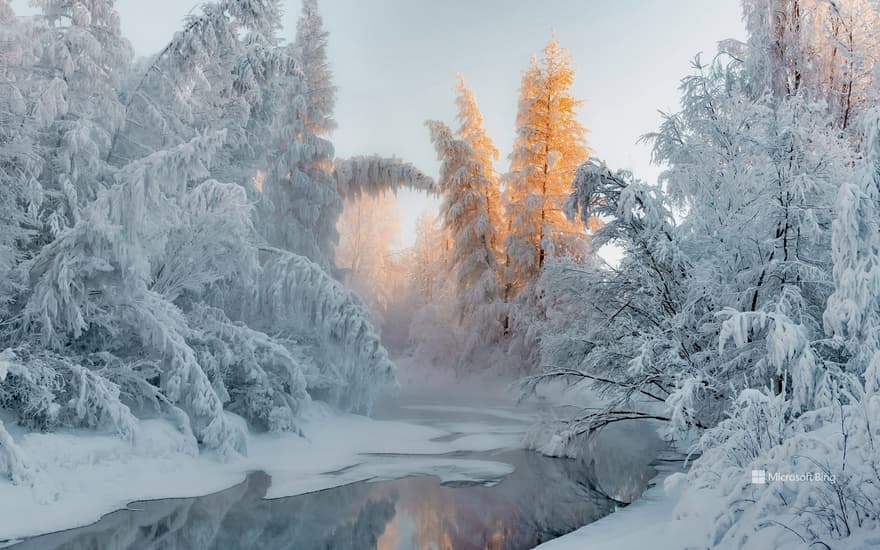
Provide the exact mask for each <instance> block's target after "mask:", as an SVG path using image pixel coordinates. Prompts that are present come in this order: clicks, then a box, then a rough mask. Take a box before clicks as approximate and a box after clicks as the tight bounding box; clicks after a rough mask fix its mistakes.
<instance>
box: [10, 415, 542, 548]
mask: <svg viewBox="0 0 880 550" xmlns="http://www.w3.org/2000/svg"><path fill="white" fill-rule="evenodd" d="M441 409H442V410H443V411H444V413H445V414H444V418H449V419H450V420H448V421H441V422H428V421H426V420H423V419H422V420H420V417H423V416H424V415H425V413H431V412H434V411H432V410H431V409H430V408H427V409H421V410H420V409H419V408H417V407H412V408H410V409H407V408H403V409H401V410H402V411H404V412H405V411H410V412H411V414H412V417H413V418H412V419H411V420H404V421H401V420H372V419H368V418H365V417H360V416H354V415H340V414H336V413H331V412H328V411H327V410H324V409H322V408H320V407H318V406H315V407H314V408H313V410H312V411H311V413H310V415H309V418H308V420H307V423H306V425H305V426H304V427H303V431H304V433H306V437H299V436H297V435H293V434H283V435H269V434H263V435H251V436H250V440H249V442H248V456H247V457H239V458H237V459H234V460H232V461H230V462H222V461H220V460H217V459H216V457H212V456H210V455H204V454H202V455H201V456H191V455H190V454H188V453H187V452H186V451H185V449H186V448H187V447H186V446H185V445H184V444H183V442H182V441H181V440H180V438H179V436H178V435H177V432H176V430H175V429H174V428H173V427H172V426H171V425H170V424H168V423H166V422H164V421H159V420H148V421H142V422H141V423H140V428H139V431H138V433H137V436H136V438H135V441H134V444H133V445H130V444H128V443H126V442H125V441H122V440H120V439H119V438H116V437H112V436H109V435H96V434H94V433H93V432H67V433H45V434H41V433H21V434H16V439H17V441H18V442H19V443H20V445H21V447H22V448H23V450H24V451H25V452H26V453H27V454H28V456H29V457H31V458H32V460H34V461H35V462H36V464H37V466H38V467H39V481H38V482H37V483H36V484H35V485H34V486H32V487H31V486H13V485H11V484H10V483H9V482H6V481H2V482H0V518H2V519H0V546H2V545H3V542H2V541H4V540H6V541H9V540H14V539H17V538H22V537H28V536H33V535H37V534H42V533H47V532H53V531H58V530H62V529H68V528H72V527H77V526H82V525H87V524H89V523H92V522H95V521H97V520H98V519H100V517H101V516H102V515H104V514H106V513H109V512H111V511H113V510H118V509H121V508H125V507H126V506H127V505H128V503H129V502H133V501H138V500H149V499H157V498H174V497H192V496H199V495H204V494H208V493H212V492H215V491H219V490H221V489H225V488H227V487H230V486H232V485H235V484H237V483H240V482H241V481H243V480H244V479H245V477H246V475H247V473H248V472H252V471H255V470H262V471H265V472H266V473H268V474H269V475H270V476H271V477H272V485H271V488H270V489H269V494H268V495H267V498H279V497H285V496H293V495H298V494H303V493H307V492H312V491H319V490H323V489H328V488H331V487H335V486H339V485H343V484H347V483H353V482H356V481H363V480H384V479H395V478H400V477H404V476H409V475H434V476H437V477H438V478H440V479H441V480H442V481H444V482H480V483H485V484H494V483H497V482H498V481H499V480H501V479H503V478H504V476H506V475H508V474H509V473H511V471H512V470H513V467H512V466H510V465H508V464H505V463H501V462H495V461H487V460H474V459H464V458H461V459H459V458H454V457H449V456H443V457H438V456H431V455H440V454H446V453H453V452H456V451H473V452H480V451H489V450H495V449H504V448H516V447H518V446H520V443H521V441H522V438H523V433H524V432H525V430H526V429H527V428H528V426H529V424H530V423H531V422H532V421H533V420H534V418H533V417H532V416H530V415H529V414H524V413H522V412H519V411H516V412H515V411H513V410H511V409H505V408H489V409H474V408H466V407H446V408H441ZM457 413H460V414H458V416H460V417H461V420H457V418H458V416H457Z"/></svg>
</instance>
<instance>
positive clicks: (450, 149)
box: [427, 79, 502, 358]
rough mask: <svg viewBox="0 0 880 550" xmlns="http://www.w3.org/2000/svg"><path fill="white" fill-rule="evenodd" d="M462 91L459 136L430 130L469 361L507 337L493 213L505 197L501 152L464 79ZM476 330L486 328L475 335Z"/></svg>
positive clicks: (437, 125)
mask: <svg viewBox="0 0 880 550" xmlns="http://www.w3.org/2000/svg"><path fill="white" fill-rule="evenodd" d="M457 90H458V92H459V96H458V98H457V100H456V103H457V104H458V107H459V115H458V118H459V123H460V129H459V131H458V135H456V134H454V133H453V131H452V130H451V129H450V128H449V127H448V126H446V125H445V124H444V123H442V122H436V121H430V122H428V123H427V125H428V128H429V129H430V132H431V141H432V142H433V143H434V148H435V149H436V151H437V158H438V159H439V160H440V161H441V166H440V178H439V180H438V182H437V184H438V187H439V190H440V192H441V193H442V194H443V204H442V206H441V209H440V216H441V219H442V222H443V227H444V230H445V231H446V232H447V234H448V235H449V239H450V241H451V247H450V249H449V253H448V255H447V261H448V268H449V269H450V270H452V272H453V273H454V281H455V294H456V296H455V298H456V310H457V313H458V314H457V320H453V322H455V323H456V324H457V325H458V327H459V328H460V329H461V330H462V332H463V334H464V335H465V338H464V339H465V340H466V343H465V349H464V350H463V352H464V354H463V356H462V357H463V358H464V357H466V356H467V355H470V354H471V353H472V352H473V351H475V350H476V349H477V348H478V347H480V345H481V344H485V343H486V342H487V340H492V339H496V338H497V337H498V336H500V334H501V333H502V324H501V321H500V318H501V311H500V309H501V308H500V298H501V292H500V287H499V284H498V280H497V274H498V266H497V263H498V262H497V259H496V246H497V237H496V229H495V228H496V227H497V225H496V224H499V223H500V216H499V212H497V209H496V210H495V212H494V214H493V208H492V205H493V202H494V203H495V206H496V207H497V200H498V196H499V192H498V186H497V178H496V177H495V171H494V166H493V165H492V160H493V159H494V158H497V154H498V151H497V149H495V146H494V144H493V143H492V141H491V140H490V139H489V137H488V136H487V135H486V132H485V130H484V129H483V127H482V115H481V114H480V112H479V109H478V108H477V105H476V101H475V99H474V95H473V92H471V91H470V90H469V89H468V88H467V87H465V85H464V81H463V80H461V79H460V80H459V85H458V88H457ZM493 218H494V219H493ZM456 321H457V322H456ZM475 326H479V327H480V329H479V330H473V329H474V327H475Z"/></svg>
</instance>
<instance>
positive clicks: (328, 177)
mask: <svg viewBox="0 0 880 550" xmlns="http://www.w3.org/2000/svg"><path fill="white" fill-rule="evenodd" d="M326 45H327V32H326V31H325V30H324V29H323V21H322V19H321V16H320V14H319V13H318V7H317V2H315V0H306V1H305V2H303V5H302V13H301V15H300V18H299V20H298V21H297V30H296V40H295V42H294V43H293V45H292V46H291V47H290V54H291V56H292V57H293V58H294V59H296V62H297V64H298V67H299V68H298V71H299V73H300V74H301V83H300V89H299V90H291V91H290V92H289V93H288V94H287V95H286V96H282V97H279V98H277V101H283V102H284V104H282V105H281V107H282V109H283V111H282V112H283V113H284V115H283V118H282V119H280V120H279V124H278V126H277V127H276V128H275V129H274V131H275V132H277V134H278V135H277V137H276V138H275V140H276V144H277V145H276V153H275V155H274V156H273V157H272V158H271V164H270V166H269V169H268V171H267V174H266V179H265V180H264V183H263V189H264V208H265V210H266V211H267V214H266V221H265V222H264V227H263V228H262V229H263V231H264V232H265V234H266V236H267V240H268V241H269V243H270V244H272V245H273V246H276V247H278V248H282V249H284V250H289V251H291V252H294V253H296V254H300V255H303V256H306V257H308V258H310V259H311V260H313V261H314V262H316V263H318V265H320V266H321V267H323V268H324V269H328V270H329V269H330V268H331V267H332V266H333V259H334V248H335V246H336V244H337V241H338V234H337V232H336V220H337V219H338V218H339V215H340V214H341V212H342V198H341V196H340V193H339V192H338V190H337V188H336V181H335V178H334V177H333V158H334V151H333V145H332V143H331V142H330V141H329V139H328V138H329V135H330V133H331V132H332V131H333V129H334V128H335V126H336V125H335V122H334V121H333V118H332V112H333V107H334V104H335V102H336V88H335V86H333V83H332V74H331V72H330V70H329V66H328V62H327V53H326Z"/></svg>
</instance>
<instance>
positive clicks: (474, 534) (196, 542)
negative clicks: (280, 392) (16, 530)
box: [14, 451, 615, 550]
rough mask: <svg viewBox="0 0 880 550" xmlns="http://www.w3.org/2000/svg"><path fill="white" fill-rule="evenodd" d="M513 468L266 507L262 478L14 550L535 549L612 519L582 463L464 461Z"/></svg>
mask: <svg viewBox="0 0 880 550" xmlns="http://www.w3.org/2000/svg"><path fill="white" fill-rule="evenodd" d="M479 457H484V458H487V459H493V460H501V461H505V462H509V463H511V464H513V465H514V466H515V467H516V471H515V472H514V473H513V474H511V475H510V476H509V477H508V478H507V479H505V480H504V481H502V482H501V483H500V484H498V485H496V486H494V487H483V486H468V487H446V486H443V485H441V484H440V483H439V482H438V481H437V480H436V479H435V478H428V477H418V478H406V479H400V480H395V481H385V482H377V483H356V484H352V485H347V486H344V487H338V488H335V489H329V490H326V491H321V492H317V493H311V494H307V495H301V496H297V497H291V498H284V499H274V500H264V499H263V496H264V495H265V494H266V490H267V489H268V487H269V484H270V479H269V477H268V476H267V475H265V474H262V473H255V474H253V475H251V476H250V477H249V478H248V480H247V481H246V482H245V483H243V484H241V485H238V486H236V487H233V488H231V489H229V490H226V491H223V492H220V493H216V494H213V495H208V496H205V497H200V498H192V499H170V500H159V501H150V502H143V503H136V504H133V505H132V506H131V510H136V511H131V510H123V511H119V512H114V513H113V514H110V515H108V516H106V517H105V518H103V519H102V520H101V521H100V522H98V523H96V524H94V525H91V526H88V527H83V528H81V529H74V530H70V531H65V532H61V533H55V534H52V535H46V536H42V537H36V538H33V539H29V540H27V541H25V542H24V543H22V544H20V545H17V546H15V547H14V548H15V549H16V550H30V549H40V550H52V549H70V550H85V549H89V550H93V549H104V548H112V549H120V550H121V549H127V550H128V549H130V550H134V549H148V548H149V549H153V548H157V549H169V550H171V549H175V550H176V549H179V550H201V549H235V548H259V549H267V550H275V549H282V548H285V549H287V548H290V549H297V550H300V549H302V550H317V549H322V550H327V549H344V550H347V549H356V550H369V549H377V550H409V549H418V550H453V549H454V550H458V549H488V550H502V549H504V550H507V549H524V548H532V547H534V546H535V545H536V544H538V543H539V542H542V541H546V540H549V539H551V538H554V537H557V536H559V535H561V534H564V533H567V532H569V531H572V530H574V529H576V528H578V527H579V526H581V525H583V524H585V523H589V522H590V521H594V520H596V519H598V518H600V517H602V516H604V515H606V514H608V513H610V512H611V511H613V509H614V506H615V503H614V502H613V501H611V500H609V499H608V498H606V497H605V496H603V495H602V494H601V493H599V492H597V491H596V490H594V489H593V485H592V484H591V483H589V482H588V481H587V479H585V478H586V473H585V472H584V467H583V465H582V464H581V463H578V462H575V461H571V460H559V459H549V458H545V457H542V456H539V455H537V454H534V453H529V452H525V451H516V452H508V453H504V454H502V455H487V454H486V453H483V454H478V455H469V456H468V458H479Z"/></svg>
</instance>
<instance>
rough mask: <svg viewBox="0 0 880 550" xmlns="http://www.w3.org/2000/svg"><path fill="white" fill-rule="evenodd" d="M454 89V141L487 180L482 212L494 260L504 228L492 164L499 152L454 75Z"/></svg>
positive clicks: (473, 100) (471, 98)
mask: <svg viewBox="0 0 880 550" xmlns="http://www.w3.org/2000/svg"><path fill="white" fill-rule="evenodd" d="M455 89H456V91H457V92H458V96H457V97H456V98H455V104H456V105H457V106H458V130H457V131H456V133H457V135H458V138H459V139H461V140H462V141H463V142H464V143H466V144H467V145H468V147H470V148H471V151H472V153H473V160H474V162H476V163H478V164H479V166H480V170H481V172H482V175H483V177H485V178H486V180H487V181H486V186H485V195H486V209H487V213H488V218H489V225H490V226H491V227H492V229H493V230H494V234H493V235H492V239H491V248H492V251H493V252H494V253H495V256H496V259H497V258H498V257H499V256H500V255H501V253H502V250H503V246H502V245H503V234H502V233H501V231H502V230H503V228H504V221H503V220H504V212H503V205H502V203H501V187H500V182H499V177H498V171H497V170H496V169H495V163H496V162H497V161H498V158H499V156H500V153H499V151H498V148H497V147H495V143H494V142H493V141H492V138H490V137H489V134H487V133H486V128H485V127H484V126H483V113H482V112H481V111H480V107H479V105H477V98H476V96H475V95H474V92H473V90H471V89H470V88H468V87H467V85H466V84H465V82H464V78H463V77H462V76H461V75H459V76H458V86H456V88H455Z"/></svg>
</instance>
